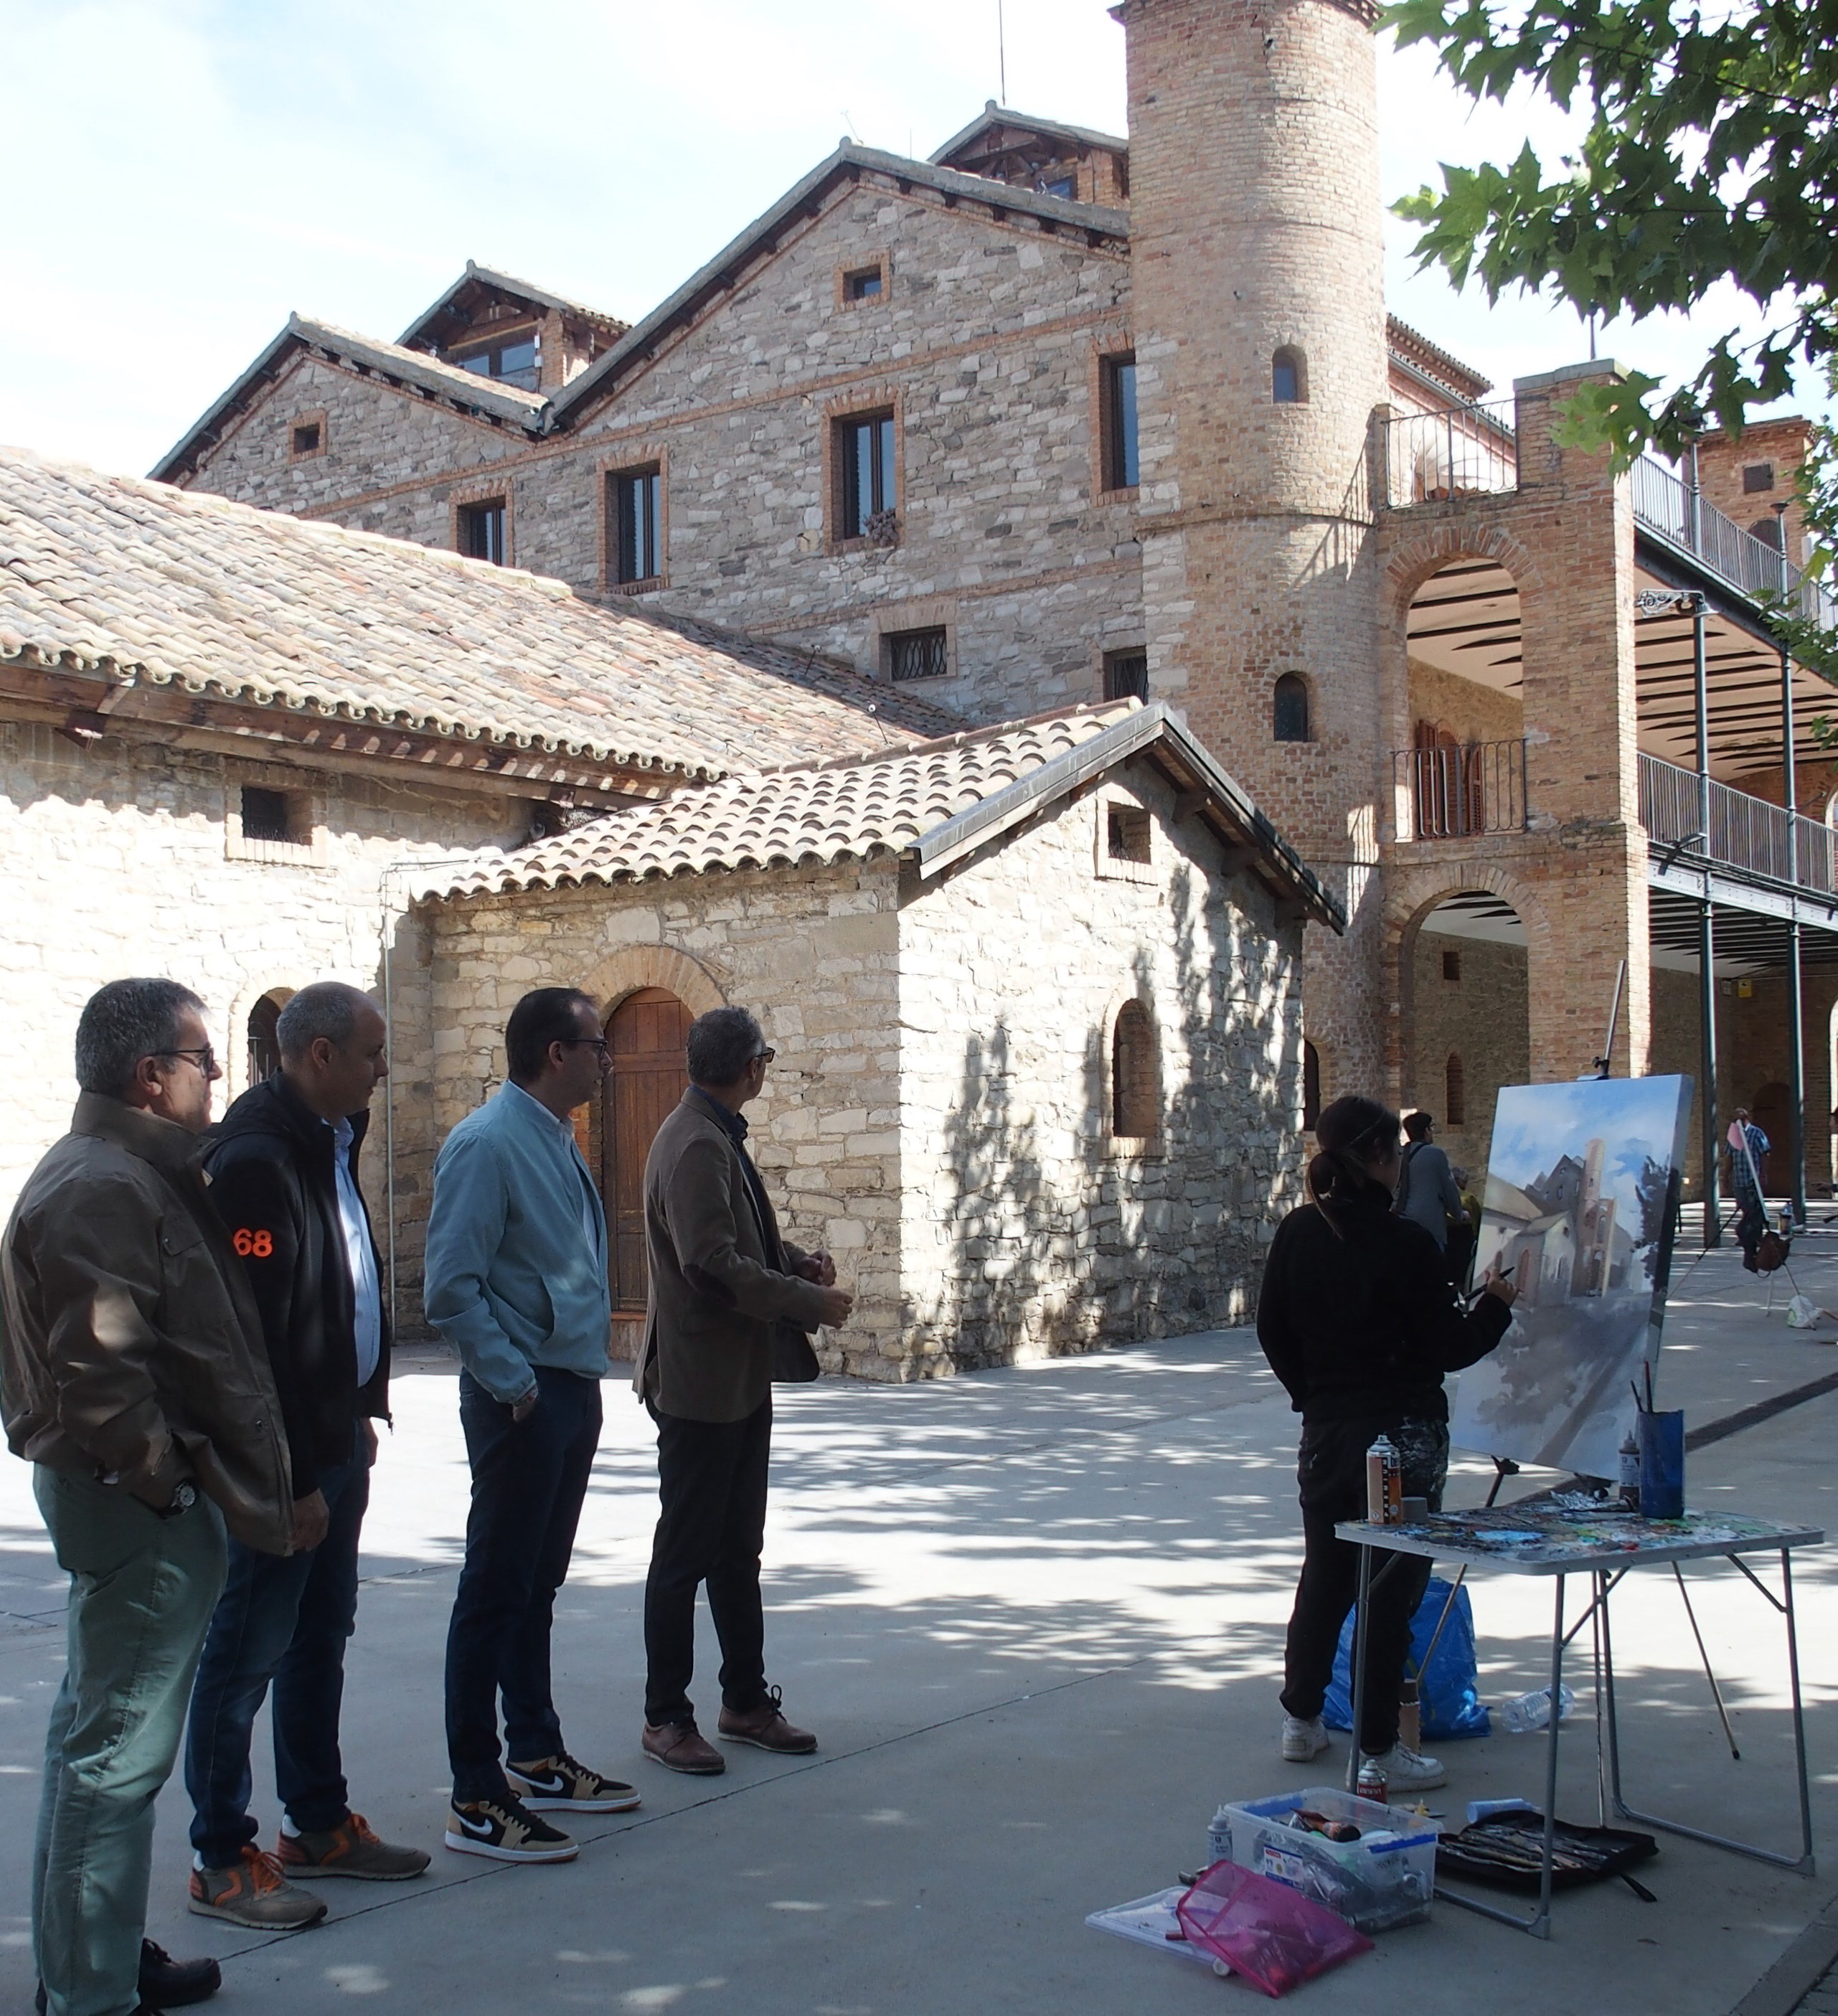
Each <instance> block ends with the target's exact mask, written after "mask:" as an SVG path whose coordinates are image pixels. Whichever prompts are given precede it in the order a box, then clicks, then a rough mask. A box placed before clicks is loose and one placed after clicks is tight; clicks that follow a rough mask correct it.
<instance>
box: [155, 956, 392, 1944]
mask: <svg viewBox="0 0 1838 2016" xmlns="http://www.w3.org/2000/svg"><path fill="white" fill-rule="evenodd" d="M387 1035H388V1032H387V1029H386V1028H385V1027H384V1024H383V1017H382V1015H381V1013H379V1011H378V1009H377V1006H376V1003H375V1002H373V1001H372V999H370V997H369V995H367V994H364V993H361V992H359V991H358V989H357V988H354V987H347V986H345V985H342V984H341V983H340V982H339V981H319V982H318V983H317V984H316V985H313V986H311V987H306V988H302V989H301V990H300V992H299V993H297V994H296V995H294V996H293V999H292V1000H290V1002H289V1003H287V1005H286V1007H285V1008H283V1009H282V1011H281V1017H280V1021H279V1024H278V1025H277V1027H276V1029H275V1037H276V1040H277V1042H278V1043H279V1047H280V1052H281V1067H280V1069H279V1071H275V1073H274V1074H273V1075H272V1077H270V1078H268V1080H267V1081H266V1082H265V1083H264V1084H261V1085H254V1086H252V1087H251V1088H250V1090H249V1091H247V1092H246V1093H244V1094H243V1096H242V1097H241V1098H240V1099H239V1100H237V1101H236V1103H235V1105H233V1106H232V1107H231V1108H230V1110H229V1111H228V1113H227V1114H225V1116H224V1119H223V1123H222V1125H221V1127H220V1128H219V1129H218V1130H217V1136H216V1139H215V1140H214V1143H213V1144H212V1146H211V1147H210V1150H209V1151H208V1152H207V1156H206V1162H205V1165H206V1167H207V1169H208V1170H209V1171H210V1201H211V1203H212V1204H213V1206H214V1208H215V1209H216V1211H217V1213H218V1216H219V1217H220V1218H221V1219H223V1221H224V1223H225V1225H226V1226H228V1229H229V1234H230V1242H231V1244H232V1246H233V1247H234V1248H235V1250H236V1252H237V1253H239V1255H241V1256H242V1259H243V1266H244V1268H245V1269H246V1271H247V1273H248V1276H249V1282H250V1287H252V1288H253V1289H254V1293H255V1300H256V1304H257V1307H258V1308H259V1309H260V1310H261V1323H262V1335H263V1338H264V1341H265V1342H266V1344H267V1346H268V1360H269V1363H270V1364H271V1365H272V1366H273V1368H274V1373H275V1386H276V1388H277V1389H278V1391H279V1395H280V1400H281V1416H282V1422H283V1424H284V1425H285V1427H286V1434H287V1455H288V1462H289V1465H290V1468H291V1470H292V1472H293V1507H294V1520H293V1552H292V1553H289V1554H287V1555H286V1556H284V1557H276V1556H275V1555H272V1554H264V1553H258V1552H257V1551H256V1550H254V1548H252V1547H245V1546H240V1545H239V1544H236V1543H232V1546H231V1548H230V1567H229V1579H228V1582H227V1583H226V1585H225V1589H224V1593H223V1597H222V1600H221V1602H220V1603H219V1604H218V1607H217V1614H216V1615H215V1616H214V1618H212V1620H211V1624H210V1635H209V1636H208V1637H207V1639H206V1640H205V1644H204V1654H203V1659H202V1661H200V1665H199V1668H198V1679H197V1685H196V1689H195V1690H194V1691H193V1694H192V1708H191V1717H190V1721H189V1726H188V1727H187V1730H186V1736H185V1790H186V1791H187V1792H189V1794H190V1795H191V1799H192V1877H191V1886H190V1892H191V1894H190V1906H191V1909H192V1910H194V1911H196V1912H197V1913H199V1914H200V1916H201V1917H210V1918H225V1919H228V1921H229V1922H230V1923H231V1924H235V1925H246V1926H248V1927H250V1928H252V1929H254V1930H256V1931H297V1930H300V1929H301V1928H304V1927H305V1926H308V1925H311V1924H317V1923H318V1921H319V1920H320V1919H322V1917H325V1915H326V1905H325V1902H324V1900H323V1899H322V1898H319V1897H317V1896H315V1895H314V1894H313V1892H311V1891H310V1890H308V1889H304V1888H300V1885H299V1884H298V1883H297V1882H292V1881H289V1880H288V1878H289V1877H304V1878H307V1879H308V1880H309V1881H319V1880H321V1879H322V1878H324V1877H331V1876H340V1877H357V1878H359V1879H361V1880H365V1881H370V1882H381V1883H395V1882H401V1881H404V1880H405V1879H406V1878H408V1877H414V1876H419V1875H420V1874H422V1872H423V1870H425V1869H426V1867H427V1866H428V1861H429V1857H428V1855H427V1852H426V1850H425V1849H419V1848H397V1847H392V1846H391V1845H390V1844H389V1843H387V1841H379V1840H378V1839H377V1838H376V1834H374V1833H372V1831H371V1828H370V1827H369V1823H368V1822H367V1821H366V1820H365V1818H364V1816H363V1815H362V1814H361V1813H353V1812H352V1811H351V1804H350V1801H349V1798H348V1797H347V1790H346V1785H345V1778H344V1763H343V1759H342V1758H341V1756H340V1750H339V1712H340V1705H341V1703H342V1700H343V1696H344V1648H345V1643H346V1641H347V1640H348V1639H349V1637H350V1636H351V1630H352V1627H353V1625H354V1624H355V1622H356V1620H357V1606H358V1538H359V1535H360V1533H361V1529H362V1527H363V1523H364V1513H365V1508H366V1507H368V1505H369V1502H370V1466H371V1465H372V1463H374V1462H375V1460H376V1429H375V1427H373V1426H372V1421H373V1420H375V1419H376V1417H384V1418H387V1416H388V1413H389V1337H388V1334H387V1330H388V1326H387V1324H386V1323H385V1322H384V1320H383V1293H382V1288H381V1284H380V1278H379V1277H380V1272H381V1270H380V1269H379V1266H378V1265H377V1255H376V1241H375V1240H373V1239H372V1236H371V1231H370V1220H369V1215H368V1213H367V1212H366V1211H365V1208H364V1198H363V1194H362V1193H361V1191H360V1190H359V1189H358V1178H357V1159H358V1149H359V1147H360V1146H361V1143H362V1141H363V1139H364V1133H365V1129H366V1128H367V1126H368V1125H369V1119H370V1113H369V1107H370V1100H371V1097H372V1094H373V1093H375V1091H376V1088H377V1086H378V1085H379V1084H380V1083H381V1082H382V1081H383V1078H384V1076H385V1075H386V1074H387V1071H388V1069H389V1066H388V1064H387V1060H386V1055H385V1053H386V1047H387ZM271 1682H272V1684H273V1687H274V1712H273V1718H272V1719H273V1723H274V1736H275V1789H276V1790H277V1791H279V1794H280V1796H281V1805H282V1819H281V1831H280V1834H279V1838H278V1839H277V1840H276V1841H275V1848H274V1851H273V1852H272V1854H268V1853H264V1852H263V1851H262V1850H261V1849H259V1848H258V1847H257V1845H256V1834H257V1826H256V1822H255V1819H254V1816H253V1815H252V1814H251V1813H250V1810H249V1805H250V1766H249V1752H250V1733H251V1730H252V1728H253V1726H254V1721H255V1716H256V1712H257V1710H258V1709H259V1708H261V1703H262V1699H263V1697H264V1695H265V1694H267V1693H268V1688H269V1685H270V1683H271Z"/></svg>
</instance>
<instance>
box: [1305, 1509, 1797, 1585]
mask: <svg viewBox="0 0 1838 2016" xmlns="http://www.w3.org/2000/svg"><path fill="white" fill-rule="evenodd" d="M1334 1532H1335V1535H1336V1538H1338V1539H1343V1540H1351V1542H1353V1543H1354V1545H1355V1546H1362V1547H1383V1548H1384V1549H1385V1550H1387V1552H1389V1553H1398V1554H1419V1555H1427V1556H1429V1557H1430V1558H1431V1559H1433V1560H1435V1561H1466V1563H1468V1564H1469V1565H1470V1566H1471V1567H1473V1568H1504V1569H1505V1570H1506V1571H1508V1573H1509V1574H1517V1575H1570V1574H1573V1573H1583V1572H1587V1571H1591V1570H1593V1569H1596V1568H1638V1567H1639V1566H1640V1565H1641V1564H1642V1562H1646V1561H1700V1560H1705V1559H1708V1558H1709V1557H1712V1556H1714V1555H1718V1554H1725V1555H1727V1554H1746V1553H1779V1551H1780V1550H1782V1548H1790V1547H1810V1546H1818V1544H1819V1543H1821V1542H1822V1540H1823V1539H1825V1534H1824V1533H1823V1532H1822V1531H1821V1530H1819V1529H1818V1528H1815V1527H1811V1526H1782V1525H1777V1524H1776V1523H1775V1521H1772V1520H1770V1519H1749V1518H1744V1517H1741V1516H1740V1515H1739V1514H1734V1513H1721V1512H1691V1511H1688V1512H1687V1513H1686V1514H1685V1517H1683V1518H1682V1519H1642V1517H1640V1515H1639V1514H1638V1513H1628V1512H1620V1511H1617V1510H1614V1509H1613V1507H1600V1506H1595V1507H1587V1508H1578V1509H1576V1510H1566V1509H1561V1508H1557V1507H1551V1506H1548V1505H1541V1506H1538V1507H1535V1508H1534V1507H1517V1506H1512V1505H1494V1506H1489V1507H1480V1508H1477V1509H1476V1510H1472V1511H1466V1512H1432V1513H1431V1514H1430V1517H1428V1519H1426V1520H1419V1521H1416V1522H1415V1524H1413V1525H1408V1526H1379V1525H1372V1524H1371V1523H1369V1521H1366V1520H1364V1519H1347V1520H1343V1521H1341V1522H1340V1524H1339V1525H1336V1527H1335V1528H1334Z"/></svg>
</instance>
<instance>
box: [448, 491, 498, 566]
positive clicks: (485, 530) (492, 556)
mask: <svg viewBox="0 0 1838 2016" xmlns="http://www.w3.org/2000/svg"><path fill="white" fill-rule="evenodd" d="M459 550H460V551H461V552H462V553H465V554H466V555H467V556H469V558H470V559H473V560H489V561H490V562H491V564H492V565H493V566H494V567H502V566H503V565H504V563H505V558H506V556H505V549H504V500H503V499H502V498H501V497H498V498H494V499H491V502H489V503H485V504H462V505H461V506H460V507H459Z"/></svg>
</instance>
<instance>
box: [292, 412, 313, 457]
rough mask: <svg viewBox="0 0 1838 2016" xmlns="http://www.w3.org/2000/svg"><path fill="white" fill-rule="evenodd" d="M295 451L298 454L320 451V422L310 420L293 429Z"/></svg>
mask: <svg viewBox="0 0 1838 2016" xmlns="http://www.w3.org/2000/svg"><path fill="white" fill-rule="evenodd" d="M293 452H294V454H295V455H317V454H318V452H319V423H318V421H317V420H309V421H308V423H306V424H305V426H304V427H296V428H295V429H294V430H293Z"/></svg>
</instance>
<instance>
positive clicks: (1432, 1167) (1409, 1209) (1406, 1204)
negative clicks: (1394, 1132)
mask: <svg viewBox="0 0 1838 2016" xmlns="http://www.w3.org/2000/svg"><path fill="white" fill-rule="evenodd" d="M1404 1131H1405V1135H1406V1136H1408V1139H1407V1141H1406V1143H1405V1150H1404V1157H1403V1160H1402V1161H1401V1162H1400V1163H1399V1164H1398V1175H1397V1204H1396V1206H1395V1208H1396V1210H1397V1215H1398V1216H1399V1217H1400V1218H1408V1219H1409V1220H1410V1221H1411V1222H1412V1224H1413V1225H1420V1226H1422V1227H1423V1229H1424V1230H1425V1231H1426V1233H1429V1235H1430V1237H1431V1238H1432V1239H1433V1240H1435V1241H1436V1246H1437V1251H1438V1252H1441V1253H1446V1252H1447V1251H1448V1234H1449V1227H1450V1226H1451V1223H1452V1222H1454V1221H1455V1219H1459V1217H1460V1216H1461V1215H1462V1193H1461V1192H1460V1191H1459V1190H1457V1189H1456V1187H1455V1172H1454V1171H1453V1170H1452V1169H1451V1168H1450V1167H1449V1165H1448V1156H1447V1155H1445V1154H1444V1153H1443V1151H1442V1150H1441V1149H1440V1148H1439V1147H1437V1145H1436V1122H1435V1121H1434V1120H1433V1118H1431V1116H1430V1114H1427V1113H1413V1114H1410V1115H1409V1116H1408V1118H1406V1119H1405V1123H1404Z"/></svg>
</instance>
